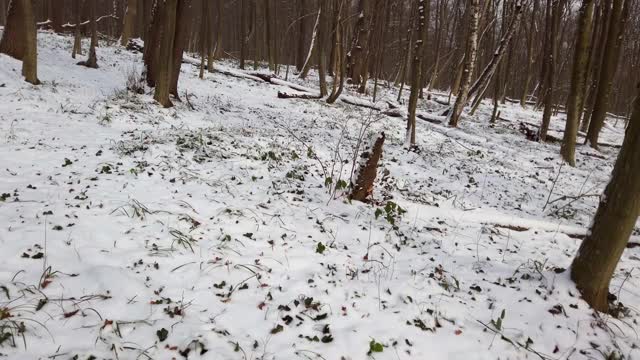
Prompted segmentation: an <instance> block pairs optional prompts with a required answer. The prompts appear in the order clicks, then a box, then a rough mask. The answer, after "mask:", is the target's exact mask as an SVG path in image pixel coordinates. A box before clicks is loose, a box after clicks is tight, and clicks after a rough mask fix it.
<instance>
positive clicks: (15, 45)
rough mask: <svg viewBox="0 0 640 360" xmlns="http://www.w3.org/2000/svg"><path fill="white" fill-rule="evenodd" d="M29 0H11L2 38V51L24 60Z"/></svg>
mask: <svg viewBox="0 0 640 360" xmlns="http://www.w3.org/2000/svg"><path fill="white" fill-rule="evenodd" d="M26 3H27V1H25V0H11V1H9V7H8V11H7V22H6V25H5V27H4V31H3V32H2V39H1V40H0V53H3V54H7V55H9V56H11V57H12V58H14V59H17V60H22V59H23V58H24V55H25V51H26V46H25V33H24V31H23V29H24V28H25V26H26V25H27V24H26V18H25V10H24V7H25V5H27V4H26Z"/></svg>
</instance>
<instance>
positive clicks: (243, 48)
mask: <svg viewBox="0 0 640 360" xmlns="http://www.w3.org/2000/svg"><path fill="white" fill-rule="evenodd" d="M246 1H248V0H240V69H242V70H244V61H245V58H246V57H247V25H246V15H245V14H246V12H247V9H246V5H245V3H246Z"/></svg>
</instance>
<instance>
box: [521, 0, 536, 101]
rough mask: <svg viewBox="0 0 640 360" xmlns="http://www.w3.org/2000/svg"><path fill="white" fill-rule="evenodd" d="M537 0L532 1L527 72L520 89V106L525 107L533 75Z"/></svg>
mask: <svg viewBox="0 0 640 360" xmlns="http://www.w3.org/2000/svg"><path fill="white" fill-rule="evenodd" d="M538 4H539V0H533V10H532V11H531V22H530V23H529V28H528V29H527V30H528V33H529V34H528V36H527V70H526V73H525V80H524V85H523V87H522V96H521V97H520V106H522V107H525V106H526V105H527V97H528V96H529V87H530V86H531V78H532V76H531V74H532V73H533V64H534V60H535V57H534V56H533V55H534V51H533V43H534V39H535V37H536V36H535V34H536V15H537V14H538Z"/></svg>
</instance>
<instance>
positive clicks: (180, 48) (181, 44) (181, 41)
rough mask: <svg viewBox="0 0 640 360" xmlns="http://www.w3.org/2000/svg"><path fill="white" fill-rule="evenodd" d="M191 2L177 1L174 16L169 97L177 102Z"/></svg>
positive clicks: (187, 0) (189, 0) (189, 22)
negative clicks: (171, 96) (172, 97)
mask: <svg viewBox="0 0 640 360" xmlns="http://www.w3.org/2000/svg"><path fill="white" fill-rule="evenodd" d="M190 7H191V0H178V5H177V11H176V14H175V36H174V41H173V56H172V58H171V60H172V61H173V67H172V69H171V91H170V92H171V95H173V96H174V97H175V98H176V99H177V100H178V101H179V100H180V95H179V94H178V79H179V78H180V68H181V66H182V55H183V53H184V48H185V43H186V41H187V39H188V38H187V36H188V34H189V30H190V24H191V21H190V20H191V16H192V15H191V14H190V11H189V10H190Z"/></svg>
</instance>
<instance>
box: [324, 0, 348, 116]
mask: <svg viewBox="0 0 640 360" xmlns="http://www.w3.org/2000/svg"><path fill="white" fill-rule="evenodd" d="M334 6H335V9H334V22H333V23H334V39H335V43H334V44H333V51H332V54H333V58H334V59H333V61H332V62H333V64H334V66H335V68H334V70H333V72H334V77H333V90H332V91H331V95H329V97H328V98H327V103H329V104H333V103H334V102H336V100H338V97H340V94H342V90H343V88H344V81H345V77H346V57H345V56H344V36H343V25H342V9H343V7H344V0H337V1H336V4H335V5H334Z"/></svg>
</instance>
